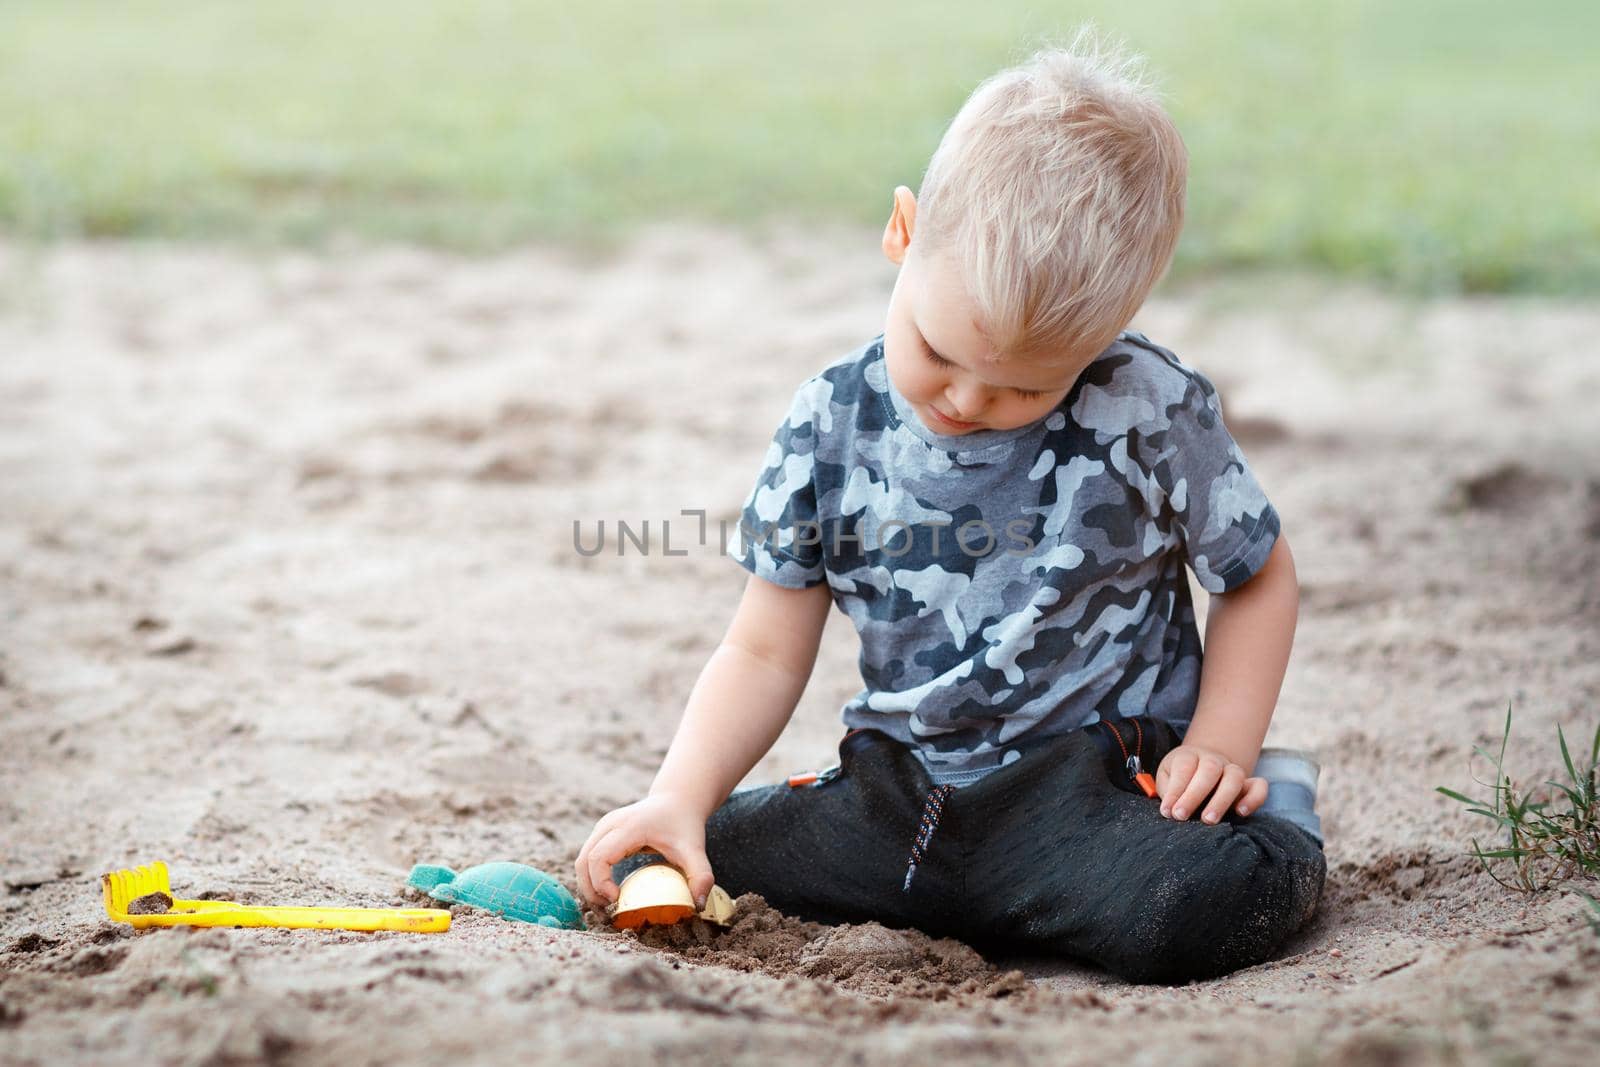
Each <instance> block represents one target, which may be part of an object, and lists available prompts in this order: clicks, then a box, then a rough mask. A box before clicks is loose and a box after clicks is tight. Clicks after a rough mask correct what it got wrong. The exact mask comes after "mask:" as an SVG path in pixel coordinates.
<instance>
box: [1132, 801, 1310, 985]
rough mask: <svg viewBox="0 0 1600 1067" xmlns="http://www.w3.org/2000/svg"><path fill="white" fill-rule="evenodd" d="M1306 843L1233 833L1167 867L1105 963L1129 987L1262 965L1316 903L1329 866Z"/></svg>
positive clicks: (1149, 885)
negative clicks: (1201, 852) (1129, 982)
mask: <svg viewBox="0 0 1600 1067" xmlns="http://www.w3.org/2000/svg"><path fill="white" fill-rule="evenodd" d="M1252 829H1254V828H1252ZM1287 829H1288V831H1289V832H1290V833H1294V834H1299V833H1300V831H1299V830H1297V829H1294V828H1292V827H1289V828H1287ZM1208 836H1210V835H1208ZM1306 844H1307V845H1308V846H1309V847H1301V846H1300V842H1299V841H1296V840H1288V839H1285V838H1284V836H1283V835H1282V834H1280V833H1278V832H1276V831H1273V832H1270V833H1254V832H1250V831H1247V830H1243V828H1238V829H1236V832H1234V833H1228V834H1225V835H1219V837H1218V838H1215V839H1214V847H1211V848H1210V849H1209V850H1208V851H1207V852H1206V853H1204V854H1201V855H1193V856H1188V857H1185V859H1186V860H1188V862H1175V863H1171V864H1168V865H1167V866H1165V867H1164V868H1163V869H1162V870H1161V871H1160V873H1159V874H1157V875H1155V876H1153V877H1152V878H1151V880H1150V881H1149V882H1147V883H1146V885H1145V887H1144V888H1143V890H1142V896H1141V899H1140V900H1139V901H1138V902H1137V904H1136V906H1135V907H1134V908H1133V909H1130V917H1131V921H1130V922H1129V923H1128V929H1127V930H1126V931H1124V932H1123V936H1122V937H1121V938H1120V939H1119V942H1120V943H1118V944H1117V945H1116V946H1115V947H1114V948H1113V950H1112V951H1111V952H1110V953H1108V954H1107V956H1108V957H1109V958H1105V959H1103V960H1102V962H1104V963H1105V964H1106V965H1107V966H1109V967H1110V968H1111V969H1112V970H1113V971H1116V972H1117V973H1118V974H1120V975H1122V976H1123V977H1124V978H1127V979H1129V980H1130V981H1135V982H1169V983H1170V982H1183V981H1187V980H1190V979H1198V978H1214V977H1218V976H1220V975H1224V974H1228V973H1230V972H1232V971H1236V970H1238V969H1240V968H1242V967H1249V966H1253V965H1255V964H1257V963H1262V962H1264V961H1266V960H1267V959H1269V958H1271V954H1272V953H1273V951H1274V950H1276V949H1277V948H1279V946H1281V945H1282V944H1283V942H1284V941H1285V940H1286V939H1287V938H1288V937H1289V935H1290V934H1292V933H1294V932H1295V931H1296V930H1298V929H1299V928H1300V927H1301V926H1303V925H1304V924H1305V922H1306V920H1307V919H1309V918H1310V916H1311V914H1312V913H1313V912H1314V911H1315V909H1316V904H1317V901H1318V900H1319V899H1320V897H1321V894H1322V886H1323V880H1324V878H1325V876H1326V863H1325V861H1324V859H1323V856H1322V852H1321V850H1320V849H1318V848H1317V847H1316V846H1315V844H1314V843H1311V842H1310V840H1309V838H1307V840H1306Z"/></svg>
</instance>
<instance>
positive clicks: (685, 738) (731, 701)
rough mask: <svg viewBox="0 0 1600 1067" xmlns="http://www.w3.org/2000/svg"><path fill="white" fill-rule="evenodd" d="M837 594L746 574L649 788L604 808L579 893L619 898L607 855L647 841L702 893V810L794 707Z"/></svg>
mask: <svg viewBox="0 0 1600 1067" xmlns="http://www.w3.org/2000/svg"><path fill="white" fill-rule="evenodd" d="M832 602H833V597H832V594H831V592H830V590H829V587H828V585H827V583H821V584H818V585H814V586H811V587H810V588H807V589H787V588H784V587H783V586H779V585H777V584H775V583H773V582H769V581H767V580H766V579H765V578H757V577H756V576H754V575H751V576H750V579H749V581H747V582H746V583H745V589H744V596H743V597H742V598H741V599H740V601H739V607H738V610H737V611H736V612H735V613H734V618H733V622H732V623H731V624H730V625H729V627H728V632H727V633H726V634H725V635H724V636H723V638H722V643H721V644H719V645H718V646H717V649H716V651H715V652H713V653H712V654H711V658H710V660H709V661H707V663H706V665H705V667H704V668H703V669H702V670H701V672H700V678H699V680H698V681H696V682H695V685H694V689H693V690H691V691H690V693H689V700H688V703H687V705H686V706H685V708H684V712H683V720H682V721H681V722H680V723H679V725H678V731H677V733H676V734H675V735H674V737H673V739H672V745H671V747H669V748H668V749H667V755H666V757H665V758H664V759H663V760H662V761H661V769H660V770H659V771H658V772H657V773H656V777H655V781H654V782H653V783H652V784H651V786H650V792H649V795H648V796H646V797H644V798H643V799H642V800H639V801H636V802H634V803H632V804H628V805H626V806H624V807H621V808H618V809H616V810H615V811H611V812H607V813H606V814H605V815H603V816H601V818H600V821H599V822H597V823H595V826H594V829H593V830H592V831H591V832H590V834H589V839H588V840H587V841H586V842H584V845H583V847H582V848H581V849H580V850H579V851H578V858H577V861H576V863H575V864H574V867H575V870H576V874H577V879H578V893H579V895H580V896H582V897H583V898H584V899H585V900H588V901H590V902H591V903H594V904H597V905H598V904H599V903H600V902H601V901H602V900H615V899H616V898H617V886H616V883H615V882H613V881H612V879H611V865H612V864H613V863H615V862H617V861H618V860H620V859H622V858H623V857H624V856H629V855H632V854H633V853H635V852H637V851H639V850H640V849H641V848H644V847H646V846H649V847H651V848H654V849H655V850H656V851H658V852H660V853H661V854H662V855H664V856H665V857H666V858H667V860H668V861H669V862H671V863H673V864H675V865H676V866H677V867H678V868H679V869H680V870H682V871H683V873H684V875H685V876H686V877H687V878H688V879H689V888H690V890H691V891H692V892H693V893H694V896H695V900H696V902H697V903H700V904H703V903H704V901H705V896H706V894H707V893H708V892H710V890H711V885H712V879H713V872H712V870H711V867H710V864H709V863H708V862H707V861H706V854H705V827H706V819H707V817H709V816H710V814H711V813H712V812H713V811H715V810H716V809H717V806H718V805H719V804H721V803H722V801H723V800H724V799H725V798H726V797H727V796H728V794H729V793H730V792H732V791H733V787H734V786H735V785H737V784H738V783H739V779H741V778H743V777H744V776H745V775H746V774H747V773H749V770H750V768H751V767H754V766H755V764H756V761H757V760H759V759H760V758H761V757H762V755H763V754H765V753H766V751H767V750H768V749H769V748H771V747H772V743H773V742H774V741H776V740H777V739H778V735H779V734H780V733H782V732H783V727H784V724H786V723H787V722H788V721H789V717H790V716H791V715H793V714H794V708H795V705H796V704H797V703H799V701H800V694H801V693H802V692H804V690H805V687H806V681H807V679H808V678H810V676H811V668H812V666H813V665H814V664H815V663H816V658H817V648H818V646H819V644H820V643H821V640H822V627H823V624H824V623H825V622H826V621H827V616H828V607H829V605H830V604H831V603H832Z"/></svg>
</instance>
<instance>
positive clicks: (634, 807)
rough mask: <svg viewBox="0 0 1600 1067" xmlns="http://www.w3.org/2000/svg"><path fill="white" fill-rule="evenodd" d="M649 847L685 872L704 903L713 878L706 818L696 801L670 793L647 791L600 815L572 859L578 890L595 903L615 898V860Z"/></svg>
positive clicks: (696, 896)
mask: <svg viewBox="0 0 1600 1067" xmlns="http://www.w3.org/2000/svg"><path fill="white" fill-rule="evenodd" d="M645 846H649V847H650V848H653V849H655V850H656V851H657V852H659V853H661V854H662V855H663V856H665V857H666V858H667V862H668V863H670V864H672V865H673V866H674V867H676V868H678V869H679V870H680V871H682V872H683V873H684V876H685V877H686V878H688V879H689V892H691V893H693V894H694V901H695V906H696V907H704V906H705V899H706V894H707V893H710V892H711V885H712V881H713V879H712V874H711V864H710V862H709V861H708V860H707V859H706V821H705V819H704V818H703V817H702V816H701V815H700V814H699V813H698V812H696V811H695V810H694V808H693V807H692V806H691V805H689V804H686V803H683V802H681V801H679V800H677V799H676V798H674V797H671V796H665V795H652V796H647V797H645V798H644V799H643V800H640V801H636V802H634V803H632V804H629V805H627V806H626V807H621V808H618V809H616V810H615V811H611V812H607V813H606V814H605V815H602V816H601V817H600V821H599V822H597V823H595V824H594V829H593V830H591V831H590V832H589V840H587V841H585V842H584V843H583V847H582V848H581V849H579V850H578V859H577V862H576V863H574V864H573V867H574V868H575V870H576V871H577V875H578V893H579V895H580V896H582V897H583V899H584V900H586V901H588V902H589V904H591V905H592V906H594V907H596V908H599V907H603V906H604V905H605V904H606V903H608V902H612V901H615V900H616V899H617V886H616V883H615V882H613V881H612V880H611V865H612V864H613V863H615V862H617V861H618V860H620V859H622V858H623V857H624V856H631V855H633V854H634V853H635V852H638V851H639V850H640V849H642V848H644V847H645Z"/></svg>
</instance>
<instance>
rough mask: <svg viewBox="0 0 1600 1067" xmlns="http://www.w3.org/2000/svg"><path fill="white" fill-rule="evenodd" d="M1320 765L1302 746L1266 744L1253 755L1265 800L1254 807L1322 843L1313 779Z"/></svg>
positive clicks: (1319, 769) (1315, 779) (1319, 770)
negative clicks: (1261, 779)
mask: <svg viewBox="0 0 1600 1067" xmlns="http://www.w3.org/2000/svg"><path fill="white" fill-rule="evenodd" d="M1321 772H1322V764H1320V763H1318V762H1317V760H1316V757H1314V756H1313V755H1312V754H1311V753H1310V752H1307V751H1305V750H1304V749H1298V748H1279V747H1276V746H1269V747H1267V748H1263V749H1262V750H1261V755H1260V756H1258V757H1257V758H1256V769H1255V771H1254V772H1253V773H1254V774H1255V775H1256V776H1257V777H1260V778H1265V779H1266V780H1267V799H1266V801H1265V802H1264V803H1263V804H1262V805H1261V807H1260V808H1258V809H1256V811H1257V813H1258V814H1261V815H1275V816H1277V817H1278V818H1280V819H1287V820H1288V821H1289V822H1292V823H1294V824H1295V825H1296V826H1298V827H1300V829H1302V830H1304V831H1305V832H1306V833H1308V834H1310V835H1311V836H1312V837H1314V838H1316V841H1317V844H1318V846H1320V845H1321V844H1322V820H1321V819H1320V818H1319V817H1318V816H1317V812H1316V806H1317V778H1318V776H1319V775H1320V774H1321Z"/></svg>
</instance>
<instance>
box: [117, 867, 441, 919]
mask: <svg viewBox="0 0 1600 1067" xmlns="http://www.w3.org/2000/svg"><path fill="white" fill-rule="evenodd" d="M100 885H101V888H102V890H103V892H104V895H105V902H106V914H107V915H109V916H110V917H111V918H112V919H114V920H115V921H117V922H120V923H128V924H129V925H131V926H133V927H135V928H136V929H144V928H145V927H150V926H273V927H278V928H280V929H288V930H364V931H372V930H399V931H403V932H407V933H419V934H426V933H438V932H439V931H441V930H448V929H450V913H449V912H448V911H445V910H444V909H442V908H302V907H296V906H293V905H288V906H278V905H250V904H236V903H234V902H233V901H231V900H177V899H174V898H173V897H172V887H171V883H170V882H169V881H168V879H167V865H166V864H165V863H161V862H159V861H157V862H156V863H152V864H148V865H146V866H141V867H135V868H133V869H131V870H122V871H112V872H111V873H110V874H103V875H101V876H100ZM152 893H161V894H164V895H165V896H166V897H167V899H168V900H171V903H170V904H169V905H168V906H167V910H166V911H161V912H152V913H149V914H139V913H132V914H130V913H129V911H128V905H129V904H130V903H131V902H133V901H134V900H137V899H138V898H140V897H143V896H147V895H149V894H152Z"/></svg>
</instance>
